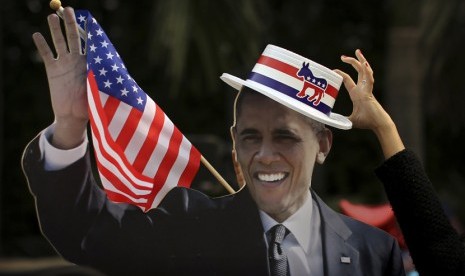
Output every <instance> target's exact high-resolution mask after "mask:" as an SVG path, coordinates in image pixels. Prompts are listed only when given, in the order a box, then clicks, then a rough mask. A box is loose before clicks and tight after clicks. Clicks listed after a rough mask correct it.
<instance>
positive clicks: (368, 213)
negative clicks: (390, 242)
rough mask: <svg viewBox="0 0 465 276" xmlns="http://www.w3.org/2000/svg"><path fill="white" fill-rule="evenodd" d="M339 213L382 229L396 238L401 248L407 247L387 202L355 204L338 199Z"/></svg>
mask: <svg viewBox="0 0 465 276" xmlns="http://www.w3.org/2000/svg"><path fill="white" fill-rule="evenodd" d="M339 207H340V208H341V213H343V214H344V215H346V216H349V217H351V218H354V219H356V220H359V221H362V222H364V223H366V224H369V225H372V226H374V227H377V228H379V229H382V230H384V231H386V232H388V233H389V234H391V235H392V236H394V237H395V238H396V239H397V242H398V243H399V246H400V247H401V248H402V249H407V245H406V244H405V241H404V236H403V235H402V232H401V230H400V228H399V226H398V224H397V220H396V217H395V216H394V212H393V211H392V208H391V205H390V204H389V203H385V204H380V205H365V204H355V203H352V202H350V201H348V200H346V199H342V200H341V201H339Z"/></svg>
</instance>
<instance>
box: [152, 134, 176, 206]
mask: <svg viewBox="0 0 465 276" xmlns="http://www.w3.org/2000/svg"><path fill="white" fill-rule="evenodd" d="M182 137H183V135H182V133H181V132H180V131H179V130H178V129H177V128H176V127H174V130H173V135H172V136H171V140H170V144H169V146H168V151H167V152H166V154H165V157H164V158H163V160H162V162H161V164H160V167H159V168H158V170H157V173H156V174H155V177H154V179H156V182H157V183H155V184H156V185H154V187H153V190H152V193H151V195H150V197H149V201H148V202H147V206H146V209H148V208H150V207H151V206H152V202H153V200H154V199H155V195H156V194H158V192H159V191H160V190H161V188H162V187H163V185H165V182H166V178H167V177H168V175H169V173H170V171H171V168H172V167H173V165H174V162H175V161H176V158H177V157H178V153H179V147H180V145H181V142H182Z"/></svg>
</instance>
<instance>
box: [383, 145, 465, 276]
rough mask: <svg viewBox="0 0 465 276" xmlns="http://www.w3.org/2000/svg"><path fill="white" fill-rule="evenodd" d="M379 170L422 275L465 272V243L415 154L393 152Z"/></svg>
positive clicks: (405, 151) (460, 273)
mask: <svg viewBox="0 0 465 276" xmlns="http://www.w3.org/2000/svg"><path fill="white" fill-rule="evenodd" d="M376 174H377V176H378V177H379V179H380V180H381V181H382V182H383V185H384V188H385V190H386V193H387V196H388V198H389V201H390V203H391V205H392V208H393V210H394V213H395V215H396V217H397V220H398V223H399V225H400V227H401V229H402V232H403V234H404V237H405V241H406V243H407V246H408V248H409V250H410V254H411V256H412V258H413V261H414V263H415V266H416V269H417V270H418V272H419V273H420V275H465V247H464V244H463V243H462V242H461V240H460V237H459V235H458V234H457V232H456V231H455V230H454V228H453V227H452V226H451V224H450V223H449V220H448V218H447V217H446V215H445V213H444V210H443V208H442V206H441V203H440V201H439V198H438V196H437V194H436V192H435V190H434V188H433V186H432V184H431V182H430V180H429V179H428V177H427V175H426V173H425V171H424V169H423V166H422V164H421V163H420V161H419V159H418V158H417V157H416V156H415V154H414V153H413V152H412V151H409V150H404V151H402V152H400V153H398V154H396V155H394V156H393V157H391V158H390V159H388V160H386V161H385V162H384V163H383V164H382V165H381V166H380V167H379V168H377V169H376Z"/></svg>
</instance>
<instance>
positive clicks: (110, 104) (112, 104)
mask: <svg viewBox="0 0 465 276" xmlns="http://www.w3.org/2000/svg"><path fill="white" fill-rule="evenodd" d="M120 103H121V101H119V100H118V99H116V98H113V97H110V98H108V99H107V101H106V103H105V105H104V107H103V109H104V110H105V114H106V115H107V120H108V121H109V122H111V121H112V120H113V116H115V113H116V110H117V109H118V106H119V105H120Z"/></svg>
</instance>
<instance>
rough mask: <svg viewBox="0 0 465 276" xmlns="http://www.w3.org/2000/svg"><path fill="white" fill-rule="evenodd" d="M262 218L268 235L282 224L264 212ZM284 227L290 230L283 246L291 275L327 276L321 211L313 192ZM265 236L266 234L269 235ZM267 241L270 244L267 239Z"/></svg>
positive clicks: (285, 222)
mask: <svg viewBox="0 0 465 276" xmlns="http://www.w3.org/2000/svg"><path fill="white" fill-rule="evenodd" d="M260 218H261V220H262V224H263V229H264V230H265V233H266V232H268V230H270V229H271V228H272V227H273V226H275V225H276V224H278V222H276V221H275V220H274V219H273V218H271V217H270V216H269V215H268V214H266V213H265V212H263V211H261V210H260ZM282 224H283V225H284V226H285V227H286V228H287V229H288V230H289V231H290V233H289V234H288V235H287V236H286V238H285V239H284V241H283V242H282V244H281V245H282V248H283V250H284V252H286V254H287V259H288V262H289V269H290V274H291V275H292V276H300V275H312V276H320V275H323V251H322V244H321V230H320V224H321V220H320V212H319V209H318V206H317V205H316V203H315V202H314V201H313V200H312V195H311V194H310V191H308V197H307V200H306V201H305V202H304V205H302V207H301V208H300V209H299V210H297V212H295V213H294V214H293V215H291V216H290V217H289V218H288V219H286V220H285V221H284V222H283V223H282ZM265 233H264V235H266V234H265ZM265 240H266V241H267V239H266V238H265ZM267 246H268V244H267Z"/></svg>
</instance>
